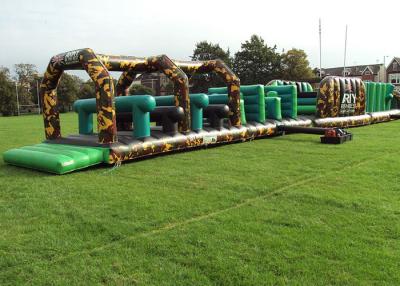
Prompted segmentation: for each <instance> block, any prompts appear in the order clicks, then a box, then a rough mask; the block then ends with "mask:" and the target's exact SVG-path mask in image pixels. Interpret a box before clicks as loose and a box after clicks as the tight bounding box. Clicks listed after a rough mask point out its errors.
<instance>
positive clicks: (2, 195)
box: [0, 114, 400, 285]
mask: <svg viewBox="0 0 400 286" xmlns="http://www.w3.org/2000/svg"><path fill="white" fill-rule="evenodd" d="M42 126H43V123H42V120H41V118H40V117H39V116H26V117H20V118H17V117H13V118H0V153H2V152H4V151H5V150H7V149H9V148H13V147H18V146H23V145H28V144H35V143H39V142H40V141H41V140H43V136H44V131H43V127H42ZM351 131H352V132H353V134H354V141H352V142H349V143H346V144H344V145H341V146H333V145H322V144H319V138H318V136H315V135H289V136H284V137H279V138H273V139H263V140H255V141H252V142H247V143H241V144H231V145H225V146H221V147H218V148H210V149H202V150H198V151H193V152H185V153H178V154H174V155H170V156H161V157H156V158H153V159H149V160H144V161H140V162H130V163H124V164H123V165H122V166H121V167H120V168H116V169H111V168H108V167H99V168H91V169H89V170H86V171H80V172H75V173H71V174H68V175H64V176H56V175H50V174H45V173H39V172H35V171H31V170H26V169H20V168H16V167H12V166H8V165H5V164H4V163H3V162H2V161H1V160H0V230H1V231H0V285H22V284H27V285H272V284H274V285H283V284H291V285H371V284H376V285H385V284H386V285H399V284H400V271H399V269H400V187H399V183H400V179H399V178H400V175H399V170H400V167H399V166H400V151H399V146H400V121H396V122H391V123H385V124H379V125H374V126H368V127H362V128H357V129H352V130H351ZM62 132H63V134H68V133H76V132H77V118H76V116H75V115H74V114H66V115H63V116H62Z"/></svg>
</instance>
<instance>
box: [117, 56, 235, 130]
mask: <svg viewBox="0 0 400 286" xmlns="http://www.w3.org/2000/svg"><path fill="white" fill-rule="evenodd" d="M174 63H175V64H176V65H177V66H178V67H179V68H180V69H182V70H183V71H184V72H185V73H187V74H193V73H209V72H212V71H214V72H216V73H217V74H219V75H220V76H221V77H222V78H223V79H224V81H225V82H226V83H227V86H228V95H229V102H228V105H229V109H230V114H229V119H230V123H231V125H232V126H240V125H241V120H240V80H239V78H238V77H237V76H236V75H235V74H234V73H233V72H232V71H231V70H230V69H229V67H228V66H227V65H226V64H225V63H224V62H223V61H221V60H210V61H203V62H200V61H198V62H186V61H174ZM135 76H136V71H135V70H130V71H128V72H124V73H123V74H122V75H121V77H120V78H119V81H118V87H117V89H118V90H121V92H120V93H121V94H124V93H125V94H126V92H123V91H122V90H125V89H127V88H128V87H129V86H130V85H131V83H132V81H133V80H134V78H135Z"/></svg>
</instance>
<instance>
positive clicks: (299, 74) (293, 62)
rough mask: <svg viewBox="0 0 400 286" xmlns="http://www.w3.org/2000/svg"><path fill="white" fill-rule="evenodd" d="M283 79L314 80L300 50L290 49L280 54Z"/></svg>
mask: <svg viewBox="0 0 400 286" xmlns="http://www.w3.org/2000/svg"><path fill="white" fill-rule="evenodd" d="M282 69H283V78H284V79H287V80H307V79H311V78H314V77H315V75H314V73H313V70H312V69H311V68H310V62H309V61H308V59H307V54H306V53H305V52H304V51H303V50H300V49H294V48H293V49H291V50H288V51H287V52H286V53H283V54H282Z"/></svg>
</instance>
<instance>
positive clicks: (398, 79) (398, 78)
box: [389, 73, 400, 84]
mask: <svg viewBox="0 0 400 286" xmlns="http://www.w3.org/2000/svg"><path fill="white" fill-rule="evenodd" d="M389 82H390V83H394V84H400V73H392V74H389Z"/></svg>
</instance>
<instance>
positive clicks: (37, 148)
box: [3, 143, 109, 174]
mask: <svg viewBox="0 0 400 286" xmlns="http://www.w3.org/2000/svg"><path fill="white" fill-rule="evenodd" d="M108 154H109V149H107V148H99V147H87V146H74V145H62V144H47V143H42V144H37V145H33V146H24V147H21V148H17V149H11V150H8V151H6V152H5V153H4V154H3V159H4V162H6V163H8V164H11V165H15V166H20V167H26V168H30V169H36V170H39V171H45V172H50V173H55V174H65V173H69V172H72V171H75V170H79V169H83V168H87V167H89V166H93V165H97V164H100V163H103V162H107V160H108Z"/></svg>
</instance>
